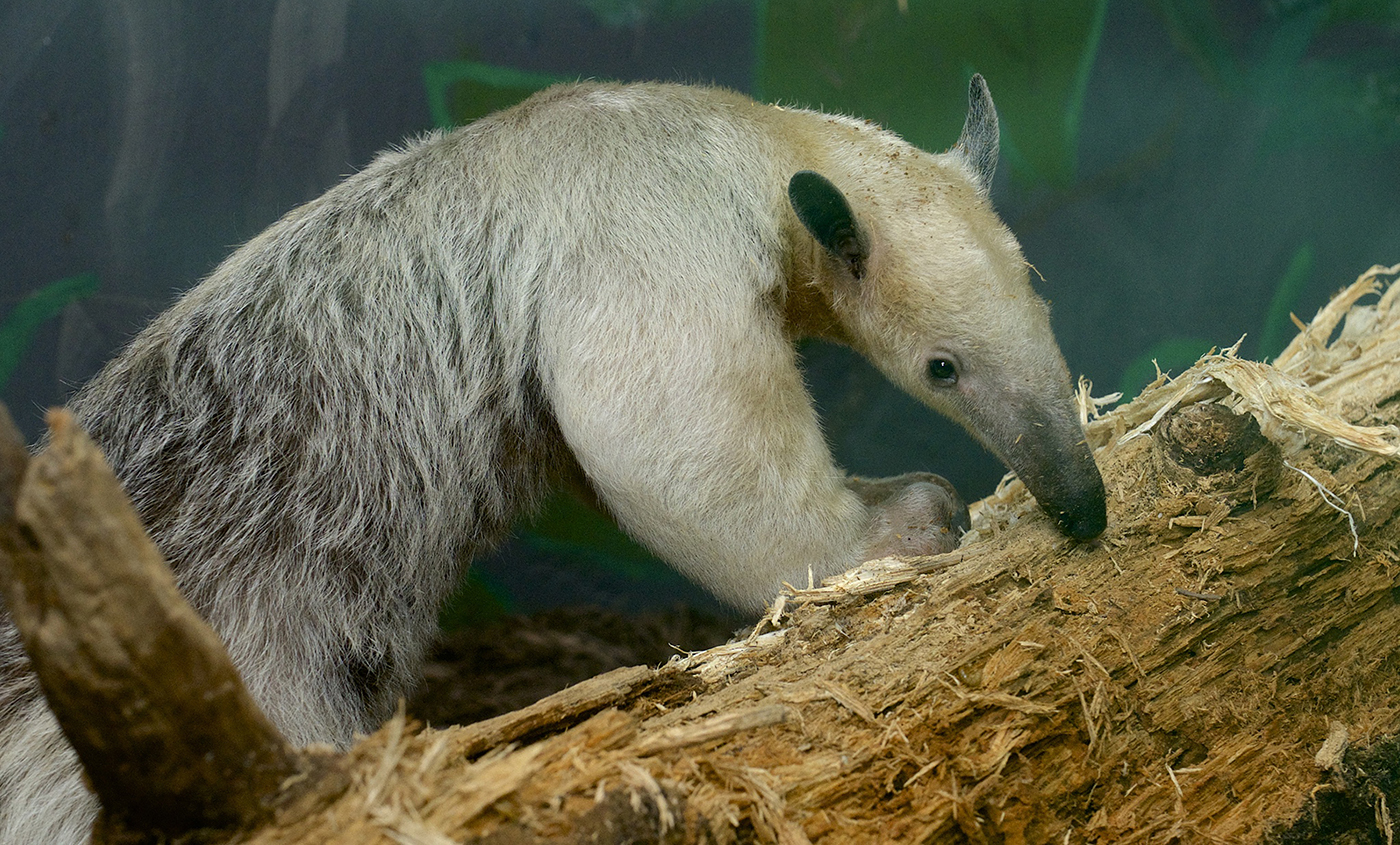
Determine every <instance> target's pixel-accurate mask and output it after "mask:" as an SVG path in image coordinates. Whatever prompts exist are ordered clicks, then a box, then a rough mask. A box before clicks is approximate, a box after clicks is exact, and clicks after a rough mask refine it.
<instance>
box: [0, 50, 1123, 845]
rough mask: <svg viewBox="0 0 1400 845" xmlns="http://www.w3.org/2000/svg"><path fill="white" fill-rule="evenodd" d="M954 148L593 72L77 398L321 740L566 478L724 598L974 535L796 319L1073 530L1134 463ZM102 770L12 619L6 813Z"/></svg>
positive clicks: (1095, 518) (295, 719)
mask: <svg viewBox="0 0 1400 845" xmlns="http://www.w3.org/2000/svg"><path fill="white" fill-rule="evenodd" d="M970 101H971V102H970V106H971V107H970V110H969V113H968V117H967V123H966V126H965V128H964V130H963V134H962V137H961V139H960V140H959V141H958V143H957V145H956V146H954V147H953V148H952V150H950V151H949V152H946V153H943V154H928V153H925V152H921V151H920V150H918V149H915V148H914V147H912V146H910V145H909V144H907V143H905V142H904V141H902V140H901V139H900V138H898V137H897V136H895V135H894V134H892V133H890V132H888V131H884V130H882V129H880V128H878V127H876V126H874V125H872V124H870V123H868V122H865V121H861V120H855V119H851V118H847V117H837V116H831V115H827V114H820V113H817V112H813V111H806V110H801V109H788V108H779V107H776V106H771V105H761V104H758V103H755V102H753V101H752V100H750V99H747V98H745V97H743V96H740V95H738V94H734V93H731V92H728V91H723V90H718V89H713V88H702V87H690V86H681V85H666V84H637V85H620V84H602V83H580V84H572V85H561V86H557V87H553V88H549V89H547V90H545V91H543V92H541V93H539V94H537V95H535V96H533V97H531V98H530V99H528V100H526V101H525V102H523V103H521V104H520V105H517V106H515V107H513V108H510V109H507V110H505V111H502V112H499V113H497V114H494V115H491V116H489V117H486V118H483V119H482V120H479V121H477V122H475V123H473V124H471V125H469V126H465V127H462V128H460V129H456V130H453V131H450V132H436V133H432V134H430V135H428V136H427V137H424V138H422V139H421V140H418V141H416V142H413V143H411V144H409V145H408V146H407V147H405V148H404V149H401V150H397V151H393V152H388V153H385V154H383V155H381V156H379V157H378V158H377V159H375V160H374V161H373V162H372V163H371V164H370V165H369V166H368V167H366V168H365V169H364V171H363V172H361V173H359V174H357V175H354V176H352V177H350V178H348V179H346V180H345V181H344V182H343V183H341V184H340V185H338V186H336V187H334V188H332V189H331V190H330V191H328V192H327V193H326V194H325V195H324V196H322V197H320V198H319V199H316V200H313V201H312V202H310V203H307V204H306V205H304V206H302V207H300V208H297V209H295V210H293V211H291V212H290V213H288V214H287V215H286V216H285V217H283V218H282V219H281V220H280V221H278V222H277V223H275V224H273V225H272V226H271V227H270V228H269V229H267V230H266V231H265V232H263V233H262V234H260V235H258V236H257V237H255V238H253V239H252V240H251V241H250V242H249V243H247V244H246V245H245V246H243V247H242V248H241V249H239V250H238V251H237V252H235V253H234V254H233V255H232V256H231V257H230V258H228V259H227V260H226V261H224V262H223V263H222V264H221V265H220V266H219V267H218V268H217V269H216V270H215V271H214V272H213V273H212V274H211V275H210V276H209V277H208V278H207V279H206V280H205V281H204V282H202V283H201V284H200V285H198V286H197V287H195V288H194V289H192V290H191V291H189V292H188V293H187V294H185V296H184V297H183V298H182V299H180V300H179V302H178V303H176V304H175V305H174V306H173V307H172V308H170V309H169V310H168V311H166V312H165V313H164V314H162V315H160V316H159V317H158V318H156V320H155V321H154V322H153V323H152V324H151V325H150V327H149V328H147V329H146V330H145V331H144V332H143V333H142V334H141V335H139V336H138V337H137V338H136V339H135V341H134V342H133V343H132V344H131V346H130V347H129V348H127V349H126V350H125V351H124V352H122V353H121V354H120V355H119V356H118V357H117V358H116V359H115V360H114V361H112V362H111V363H110V364H109V365H108V366H107V367H106V368H105V369H104V370H103V371H102V372H101V373H100V374H99V375H98V376H97V377H96V378H95V379H94V380H93V381H92V382H91V383H90V384H88V385H87V386H86V387H84V388H83V389H82V390H81V391H80V392H79V393H78V395H77V396H76V397H75V398H74V399H73V401H72V408H73V409H74V411H75V412H76V413H77V415H78V418H79V421H80V422H81V423H82V424H83V425H84V426H85V427H86V428H87V429H88V431H89V432H90V433H91V434H92V436H93V437H94V438H95V440H96V441H97V442H98V444H99V445H100V446H101V447H102V448H103V450H104V451H105V452H106V454H107V456H108V458H109V460H110V462H111V464H112V466H113V467H114V469H115V470H116V472H117V475H118V476H119V477H120V478H121V480H122V482H123V483H124V485H125V486H126V489H127V490H128V491H129V492H130V494H131V498H132V500H133V502H134V503H135V506H136V508H137V509H138V511H139V512H140V514H141V516H142V517H143V519H144V520H145V522H146V524H147V526H148V527H149V530H150V533H151V536H152V537H153V538H154V539H155V541H156V542H157V544H158V545H159V546H160V548H161V550H162V551H163V552H164V554H165V555H166V557H167V559H168V560H169V561H170V564H171V566H172V567H173V569H174V571H175V573H176V576H177V579H178V581H179V584H180V587H181V589H182V590H183V591H184V593H185V595H186V596H187V597H188V598H189V600H190V601H191V603H192V604H193V605H194V606H195V607H196V608H197V609H198V610H199V611H200V612H201V613H202V614H204V616H205V617H206V618H207V619H208V620H209V622H210V623H211V624H212V625H213V627H214V628H215V629H216V630H217V631H218V632H219V634H220V635H221V636H222V637H223V639H224V641H225V643H226V644H227V646H228V650H229V652H230V654H231V655H232V657H233V660H234V662H235V663H236V664H237V666H238V667H239V669H240V671H241V672H242V674H243V677H244V678H245V679H246V681H247V684H248V686H249V689H250V690H251V692H252V693H253V695H254V697H255V698H256V699H257V700H258V701H259V702H260V703H261V705H262V707H263V708H264V709H265V711H266V712H267V713H268V715H269V716H270V717H271V718H272V720H273V721H274V722H275V723H276V724H277V725H278V727H280V728H281V730H282V731H283V732H284V733H285V734H286V736H287V737H288V738H289V739H291V740H292V741H293V742H296V743H310V742H316V741H319V742H330V743H336V744H340V745H344V744H346V743H348V742H349V741H350V739H351V736H352V734H353V733H355V732H357V731H368V730H370V729H372V728H373V727H374V726H375V725H377V724H378V723H379V722H380V721H381V720H383V719H384V718H385V717H386V716H387V715H388V714H389V713H390V712H391V710H392V708H393V707H394V705H395V703H396V701H397V699H398V698H399V696H400V695H402V694H403V693H404V691H405V690H406V689H407V688H408V687H409V686H410V685H411V683H412V682H413V680H414V678H415V674H416V673H417V671H418V669H419V665H420V663H421V661H422V658H423V654H424V650H425V647H426V646H427V645H428V644H429V642H430V640H431V639H432V637H433V635H434V633H435V630H436V629H435V622H436V618H437V613H438V609H439V606H440V604H441V602H442V601H443V600H444V598H445V597H446V596H447V595H448V594H449V592H450V591H451V590H452V589H453V587H454V585H456V584H457V582H458V579H459V577H460V576H461V574H462V571H463V567H464V566H465V565H466V564H467V563H468V562H469V561H470V560H471V559H472V558H473V557H475V556H477V555H479V554H481V553H483V552H484V551H486V550H488V549H490V548H491V547H492V546H494V545H495V544H496V543H497V542H498V541H500V540H501V539H502V538H503V537H504V536H505V535H506V534H507V532H508V531H509V529H510V527H511V525H512V523H513V522H514V521H515V520H516V518H517V517H518V516H519V515H520V514H521V513H522V512H528V511H530V510H531V508H533V507H535V506H536V505H537V504H538V503H539V502H540V501H541V499H542V497H543V496H544V495H545V494H546V492H547V491H548V490H549V489H550V488H551V487H553V486H554V485H556V484H557V483H559V482H560V481H561V480H567V479H574V480H577V481H579V482H581V483H583V484H585V485H586V486H587V488H588V489H589V490H591V491H592V492H593V493H594V494H596V496H597V498H598V500H599V501H600V502H601V503H602V504H603V505H604V506H605V507H606V508H607V510H608V511H609V512H610V513H611V514H612V515H613V516H614V517H615V518H616V520H617V522H618V523H619V524H620V525H621V526H622V527H623V528H624V529H626V530H627V531H628V532H629V533H630V534H631V535H632V536H634V537H636V538H637V539H638V540H640V541H641V542H642V543H644V544H645V545H646V546H648V547H649V548H650V549H651V550H652V551H654V552H655V553H656V554H657V555H659V556H660V557H661V558H663V559H665V560H667V561H669V562H670V563H671V564H672V565H674V566H675V567H676V568H677V569H678V570H680V571H681V572H683V573H684V574H686V575H688V576H689V577H691V578H693V579H694V580H695V581H697V582H699V583H700V584H701V585H703V586H704V587H706V588H707V589H709V590H710V591H712V592H713V593H714V594H715V595H716V596H718V597H720V598H721V599H723V600H725V601H727V602H730V603H732V604H734V605H735V606H737V607H740V608H744V609H747V610H751V611H754V610H757V609H759V608H761V607H762V606H763V604H764V602H765V601H767V600H769V599H771V598H773V597H774V595H775V594H776V593H777V591H778V590H779V588H780V587H781V585H782V584H783V583H784V582H785V581H786V582H790V583H806V582H807V579H808V573H809V571H810V572H811V573H813V574H814V575H815V576H816V577H817V578H822V577H825V576H828V575H831V574H833V573H836V572H839V571H841V570H844V569H846V568H848V567H850V566H852V565H854V564H856V563H858V562H860V561H861V560H863V559H869V558H872V557H878V556H882V555H886V554H892V553H901V552H903V553H928V552H938V551H944V550H947V549H950V548H952V547H953V546H955V545H956V543H957V538H958V534H959V532H960V531H961V530H962V529H965V528H966V525H967V515H966V508H965V506H964V505H963V503H962V501H961V500H960V499H959V498H958V496H957V493H956V492H955V491H954V490H953V489H952V487H951V485H949V484H947V482H945V481H943V480H942V479H940V478H938V477H937V476H932V475H928V474H913V475H908V476H901V477H899V478H895V479H883V480H874V481H867V480H859V479H852V478H848V477H846V475H845V473H844V472H843V471H842V470H840V469H839V468H838V467H836V466H835V465H834V464H833V462H832V458H831V455H830V453H829V451H828V448H827V445H826V443H825V442H824V440H823V437H822V433H821V429H820V428H819V424H818V419H817V415H816V412H815V411H814V410H813V407H812V402H811V399H810V397H809V396H808V393H807V391H806V389H805V387H804V384H803V378H802V375H801V373H800V372H799V369H798V364H797V360H796V354H795V352H794V347H793V344H794V341H795V340H796V339H798V338H800V337H803V336H816V337H819V338H825V339H828V340H831V341H835V342H837V343H843V344H847V345H849V346H851V347H853V348H854V349H856V350H857V351H859V352H860V353H861V354H863V355H864V356H865V357H866V358H868V359H869V360H870V361H871V362H872V363H873V364H874V365H875V366H876V367H878V368H879V369H880V370H881V372H883V373H884V374H885V375H886V376H887V377H888V378H889V379H890V380H892V381H893V382H894V383H895V384H897V385H899V386H900V387H902V388H903V389H904V390H906V391H908V392H909V393H910V394H912V395H913V396H915V397H917V398H918V399H920V400H921V401H923V402H924V403H926V404H927V405H929V406H930V407H932V408H934V409H936V410H938V411H941V412H942V413H944V414H946V415H948V416H949V417H951V418H953V419H954V420H956V421H958V422H960V423H961V424H963V425H964V426H966V427H967V428H968V430H970V431H971V432H972V433H973V434H974V435H975V436H977V437H978V438H979V439H980V440H981V441H982V442H983V443H985V444H986V445H987V447H988V448H989V449H991V450H992V451H993V452H994V453H995V454H996V455H997V456H999V457H1000V458H1001V459H1002V460H1003V461H1004V462H1005V463H1006V464H1007V466H1009V467H1010V468H1011V469H1012V470H1014V471H1015V472H1016V473H1017V474H1018V475H1019V476H1020V478H1021V479H1022V480H1023V481H1024V482H1025V484H1026V486H1027V487H1028V488H1029V489H1030V491H1031V492H1032V493H1033V494H1034V495H1035V497H1036V499H1037V500H1038V501H1039V503H1040V505H1041V506H1042V508H1043V509H1044V510H1045V511H1046V512H1047V513H1048V514H1049V515H1050V517H1051V518H1052V519H1053V520H1054V521H1055V523H1056V524H1057V525H1058V527H1059V528H1060V530H1061V531H1063V532H1064V533H1065V534H1067V535H1069V536H1070V537H1074V538H1080V539H1086V538H1092V537H1094V536H1096V535H1098V534H1099V533H1100V532H1101V531H1102V530H1103V528H1104V526H1105V505H1104V488H1103V483H1102V481H1101V480H1100V476H1099V472H1098V470H1097V468H1096V466H1095V464H1094V460H1093V457H1092V456H1091V454H1090V451H1089V449H1088V447H1087V446H1086V444H1085V440H1084V436H1083V433H1082V431H1081V428H1080V425H1079V422H1078V418H1077V414H1076V411H1075V407H1074V403H1073V400H1072V391H1071V385H1070V378H1069V374H1068V371H1067V369H1066V366H1065V363H1064V360H1063V358H1062V356H1061V354H1060V351H1059V349H1058V347H1057V346H1056V343H1055V339H1054V337H1053V336H1052V334H1051V330H1050V322H1049V318H1048V313H1047V308H1046V305H1045V304H1044V302H1043V301H1042V300H1041V299H1040V298H1039V297H1037V296H1036V294H1035V293H1034V292H1033V291H1032V289H1031V286H1030V284H1029V280H1028V276H1027V268H1028V265H1027V263H1026V261H1025V259H1024V258H1023V257H1022V254H1021V250H1020V247H1019V245H1018V244H1017V242H1016V239H1015V238H1014V237H1013V236H1012V234H1011V232H1010V231H1009V230H1008V229H1007V228H1006V226H1005V225H1004V224H1003V223H1002V222H1001V220H1000V219H999V218H998V217H997V215H996V214H995V212H994V211H993V210H992V207H991V204H990V202H989V199H988V188H989V185H990V183H991V178H992V173H993V171H994V170H995V168H996V161H997V150H998V134H997V118H996V112H995V110H994V109H993V106H992V100H991V97H990V95H989V93H988V91H987V88H986V85H985V84H984V82H983V81H982V79H981V78H980V77H974V78H973V80H972V84H971V93H970ZM91 802H92V799H91V798H90V797H88V796H87V795H86V793H85V791H84V789H83V787H82V785H81V782H80V778H79V774H78V771H77V767H76V762H75V760H74V757H73V755H72V753H71V751H69V750H68V749H67V746H66V744H65V743H64V741H63V738H62V736H61V734H60V733H59V731H58V729H57V727H56V725H55V723H54V721H53V719H52V717H51V716H50V715H49V714H48V712H47V710H46V708H45V705H44V702H43V700H42V697H41V696H40V694H39V692H38V689H37V685H36V684H35V683H34V682H33V680H32V678H31V676H30V675H29V674H28V672H27V669H26V661H25V658H24V655H23V653H22V651H21V649H20V647H19V644H18V638H17V636H16V634H15V631H14V628H13V626H12V625H11V624H10V623H9V622H8V620H5V621H4V622H3V624H0V842H4V843H9V842H21V841H23V842H39V841H44V842H51V843H52V842H74V841H79V840H80V839H82V838H84V837H85V836H86V831H87V827H88V825H89V824H90V820H91V817H92V813H93V807H92V803H91Z"/></svg>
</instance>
